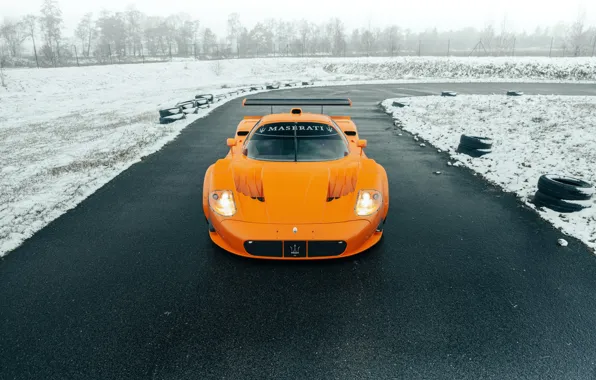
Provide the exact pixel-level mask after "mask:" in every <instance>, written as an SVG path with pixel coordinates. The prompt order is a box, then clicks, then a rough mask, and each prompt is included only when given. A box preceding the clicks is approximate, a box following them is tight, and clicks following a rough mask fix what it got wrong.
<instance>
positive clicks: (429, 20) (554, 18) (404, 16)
mask: <svg viewBox="0 0 596 380" xmlns="http://www.w3.org/2000/svg"><path fill="white" fill-rule="evenodd" d="M41 4H42V1H41V0H20V1H9V0H3V2H2V4H1V5H0V10H1V14H2V15H4V16H5V17H6V16H8V17H20V16H22V15H25V14H28V13H34V12H36V11H39V9H40V8H41ZM58 4H59V6H60V8H61V9H62V13H63V19H64V26H65V29H66V30H67V31H70V33H72V31H73V30H74V28H75V27H76V25H77V23H78V22H79V20H80V19H81V17H82V16H83V15H84V14H85V13H87V12H93V13H95V14H99V13H100V12H101V11H102V10H110V11H114V12H117V11H125V10H126V9H127V8H128V7H129V6H131V5H132V6H134V7H136V8H137V9H138V10H140V11H141V12H143V13H146V14H148V15H151V16H166V15H170V14H176V13H181V12H184V13H187V14H188V15H190V17H191V18H193V19H197V20H199V21H200V22H201V24H202V26H204V27H209V28H210V29H211V30H213V31H214V32H215V33H217V34H224V33H225V32H226V21H227V17H228V15H229V14H230V13H234V12H235V13H239V14H240V18H241V20H242V22H243V24H244V25H246V26H247V27H253V26H254V25H255V24H256V22H257V21H259V20H264V19H267V18H275V19H279V20H293V19H303V18H304V19H307V20H309V21H313V22H315V23H319V22H325V21H327V20H328V19H330V18H332V17H338V18H340V19H341V20H342V21H343V22H344V23H345V25H346V26H347V27H348V28H362V27H367V26H368V24H369V23H371V24H373V25H374V26H379V27H383V26H387V25H390V24H396V25H399V26H400V27H402V28H404V29H406V28H407V29H411V30H412V31H413V32H420V31H423V30H425V29H427V28H435V27H436V28H438V29H440V30H448V29H461V28H464V27H475V28H482V27H484V26H485V25H486V24H489V23H494V24H495V25H497V24H499V23H500V22H501V21H502V19H503V18H504V17H507V19H508V22H509V26H510V28H514V30H515V31H517V32H521V31H523V30H526V31H532V30H534V29H535V28H536V27H537V26H539V25H540V26H551V25H555V24H556V23H558V22H571V21H573V20H574V19H575V18H576V17H577V14H578V11H579V10H581V9H583V10H585V12H586V16H587V23H588V24H590V25H594V24H596V1H585V0H568V1H552V0H545V1H539V0H490V1H486V0H458V1H444V0H423V1H420V0H416V1H396V0H376V1H361V2H356V1H352V0H351V1H339V0H325V1H320V0H318V1H316V0H301V1H299V2H292V3H286V2H284V1H280V0H224V1H216V2H213V3H210V2H209V1H208V0H201V1H194V2H193V1H188V0H167V1H165V0H144V1H132V2H123V1H119V0H100V1H97V2H84V1H78V0H59V1H58ZM354 4H355V6H354Z"/></svg>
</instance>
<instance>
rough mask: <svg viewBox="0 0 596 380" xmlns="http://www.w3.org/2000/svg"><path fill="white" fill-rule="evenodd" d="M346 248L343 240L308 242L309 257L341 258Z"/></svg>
mask: <svg viewBox="0 0 596 380" xmlns="http://www.w3.org/2000/svg"><path fill="white" fill-rule="evenodd" d="M346 248H347V244H346V242H345V241H343V240H325V241H321V240H311V241H309V242H308V257H325V256H339V255H341V254H342V253H344V252H345V251H346Z"/></svg>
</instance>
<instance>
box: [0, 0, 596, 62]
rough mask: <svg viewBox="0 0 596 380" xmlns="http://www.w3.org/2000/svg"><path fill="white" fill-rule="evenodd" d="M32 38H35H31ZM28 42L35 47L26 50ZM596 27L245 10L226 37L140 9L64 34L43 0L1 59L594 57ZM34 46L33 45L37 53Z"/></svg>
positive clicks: (5, 44)
mask: <svg viewBox="0 0 596 380" xmlns="http://www.w3.org/2000/svg"><path fill="white" fill-rule="evenodd" d="M26 42H29V43H26ZM24 45H27V46H31V49H28V48H27V49H26V48H25V47H24ZM595 47H596V27H594V26H591V27H589V26H588V25H586V15H585V13H581V12H580V13H579V14H578V17H577V19H576V20H575V21H574V22H572V23H569V24H565V23H559V24H557V25H554V26H552V27H538V28H536V29H535V30H533V31H532V32H530V33H528V32H523V33H513V31H512V30H510V28H509V24H508V21H507V19H506V18H505V19H503V20H502V22H501V23H499V25H494V24H489V25H487V26H486V27H485V28H483V29H480V30H479V29H476V28H471V27H469V28H462V29H459V30H450V31H438V30H437V29H436V28H431V29H428V30H426V31H423V32H417V33H414V32H412V31H411V30H410V29H407V28H402V27H400V26H399V25H388V26H384V27H379V26H376V25H370V24H369V25H368V26H367V27H364V28H352V29H348V28H347V27H346V25H345V24H344V22H343V21H342V20H341V19H339V18H335V17H334V18H331V19H330V20H329V21H328V22H325V23H313V22H311V21H308V20H289V21H288V20H276V19H266V20H262V21H260V22H257V23H256V24H255V25H254V26H252V27H250V28H249V27H247V26H244V25H243V24H242V22H241V19H240V16H239V15H238V14H237V13H232V14H230V15H229V16H228V19H227V28H226V33H225V35H217V34H216V33H214V32H213V30H212V29H211V28H209V27H203V26H202V25H201V23H200V22H199V20H196V19H193V18H192V17H191V16H190V15H188V14H186V13H177V14H173V15H169V16H150V15H147V14H144V13H143V12H141V11H139V10H138V9H136V8H134V7H132V6H131V7H128V8H127V9H126V10H125V11H120V12H111V11H102V12H100V13H99V14H96V15H94V14H92V13H87V14H85V15H84V16H83V17H82V19H81V20H80V21H79V23H78V25H77V27H76V29H75V31H74V34H73V35H72V36H66V35H64V22H63V17H62V11H61V9H60V6H59V4H58V2H57V0H43V3H42V6H41V9H40V11H39V13H38V14H29V15H26V16H24V17H22V18H21V19H18V20H14V19H7V18H5V19H4V21H3V22H2V24H0V57H1V59H2V61H3V62H6V60H7V59H11V60H12V61H13V62H17V63H18V62H19V59H21V60H22V61H23V62H24V63H23V65H25V64H27V62H29V63H31V59H28V57H35V62H36V63H37V65H38V66H61V65H68V64H73V59H75V58H76V60H77V63H78V62H79V60H80V61H82V62H86V63H110V62H111V63H114V62H126V61H139V60H141V59H142V60H145V58H146V57H161V58H162V59H168V58H172V57H195V58H197V59H220V58H244V57H267V56H396V55H470V54H474V55H496V56H498V55H514V54H516V51H517V53H518V54H520V55H522V54H525V55H528V54H537V55H545V54H546V51H547V50H548V54H549V55H550V54H552V53H553V50H554V51H555V52H556V55H566V56H582V55H584V56H585V55H594V49H595ZM29 50H32V51H29Z"/></svg>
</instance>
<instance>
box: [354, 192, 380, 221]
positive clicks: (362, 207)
mask: <svg viewBox="0 0 596 380" xmlns="http://www.w3.org/2000/svg"><path fill="white" fill-rule="evenodd" d="M381 204H383V195H381V193H380V192H379V191H377V190H360V192H358V200H356V207H354V211H355V212H356V215H358V216H367V215H371V214H374V213H375V212H377V210H378V209H379V207H381Z"/></svg>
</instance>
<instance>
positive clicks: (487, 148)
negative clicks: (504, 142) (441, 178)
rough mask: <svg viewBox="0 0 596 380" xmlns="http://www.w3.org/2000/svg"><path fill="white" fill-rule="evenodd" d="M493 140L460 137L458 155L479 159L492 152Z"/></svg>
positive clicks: (477, 137)
mask: <svg viewBox="0 0 596 380" xmlns="http://www.w3.org/2000/svg"><path fill="white" fill-rule="evenodd" d="M492 146H493V140H492V139H491V138H489V137H481V136H468V135H461V137H460V139H459V146H458V147H457V152H458V153H463V154H467V155H468V156H471V157H481V156H484V155H486V154H489V153H491V152H492Z"/></svg>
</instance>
